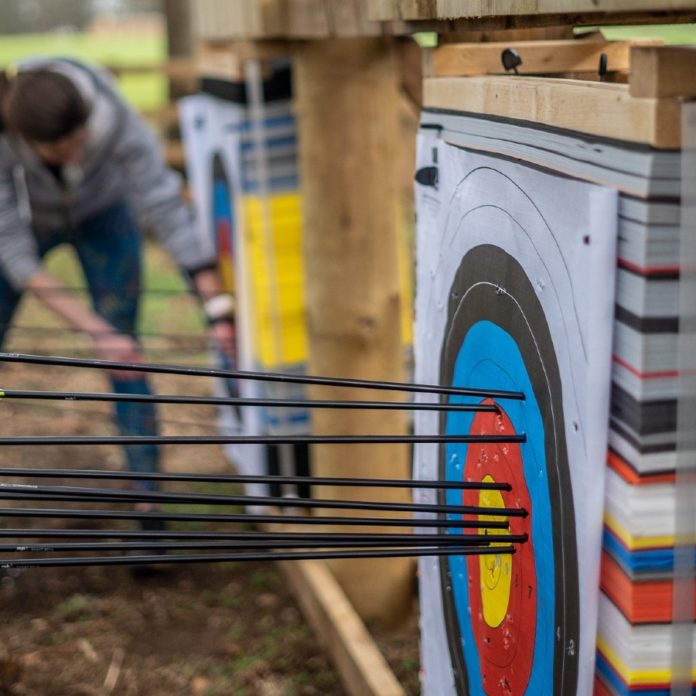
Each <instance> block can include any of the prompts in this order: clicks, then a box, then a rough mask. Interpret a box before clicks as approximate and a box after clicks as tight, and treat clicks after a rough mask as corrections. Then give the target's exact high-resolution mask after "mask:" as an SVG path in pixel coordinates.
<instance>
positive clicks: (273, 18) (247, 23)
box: [193, 0, 405, 39]
mask: <svg viewBox="0 0 696 696" xmlns="http://www.w3.org/2000/svg"><path fill="white" fill-rule="evenodd" d="M369 5H370V0H200V1H199V0H197V1H196V2H195V3H193V6H194V28H195V33H196V35H197V36H198V37H199V38H203V39H235V38H239V39H266V38H288V39H322V38H333V37H349V38H350V37H362V36H378V35H381V34H383V33H403V32H404V31H405V29H404V28H403V27H401V26H399V25H398V24H394V25H382V24H380V23H377V22H374V21H372V20H370V19H369V18H368V7H369Z"/></svg>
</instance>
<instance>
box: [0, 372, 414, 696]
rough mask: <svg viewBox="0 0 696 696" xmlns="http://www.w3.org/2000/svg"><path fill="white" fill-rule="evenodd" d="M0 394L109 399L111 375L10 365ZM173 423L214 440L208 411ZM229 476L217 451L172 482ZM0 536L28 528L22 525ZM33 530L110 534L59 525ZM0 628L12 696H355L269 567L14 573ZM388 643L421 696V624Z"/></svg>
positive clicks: (107, 423)
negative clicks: (55, 392) (60, 392)
mask: <svg viewBox="0 0 696 696" xmlns="http://www.w3.org/2000/svg"><path fill="white" fill-rule="evenodd" d="M0 380H1V381H2V387H3V388H6V389H8V388H22V389H74V390H85V391H90V390H94V391H96V390H104V389H106V388H107V383H106V379H105V378H104V376H103V375H101V374H100V373H97V372H95V371H91V370H80V371H76V370H68V369H63V368H55V367H53V368H48V367H47V368H35V367H27V366H21V365H4V366H3V367H2V368H1V369H0ZM154 382H155V387H156V390H157V391H158V392H160V393H170V394H176V393H180V394H196V393H200V394H205V393H206V390H207V385H206V384H205V381H204V380H203V381H201V380H191V379H190V378H177V377H171V376H158V378H157V379H155V380H154ZM0 407H1V408H2V409H3V412H2V418H1V419H0V423H1V424H2V425H1V427H0V434H2V435H19V434H103V433H112V432H114V430H113V425H112V423H111V419H110V416H109V413H110V408H109V406H108V405H99V404H96V405H95V404H77V403H75V402H60V403H47V402H12V401H10V400H4V401H2V402H0ZM161 418H162V422H163V425H162V429H163V432H164V433H165V434H188V433H191V434H205V433H210V434H212V433H213V432H214V421H215V416H214V412H213V411H212V409H211V408H209V407H198V406H185V407H181V406H179V407H176V406H175V407H164V408H162V410H161ZM194 462H195V463H194ZM0 466H18V467H19V466H26V467H59V468H67V467H75V468H107V469H116V468H120V467H121V466H122V456H121V452H120V450H119V449H118V448H117V447H113V446H102V447H98V448H88V447H58V448H39V447H24V448H22V447H12V448H10V447H6V448H4V449H3V450H2V451H0ZM228 467H229V465H228V464H227V462H226V461H225V460H224V457H223V456H222V454H221V452H220V451H219V450H218V449H216V448H214V447H205V448H198V449H197V450H192V448H187V447H177V448H173V447H168V448H165V453H164V463H163V468H164V469H165V470H168V471H191V470H196V471H200V472H203V471H210V472H215V471H229V468H228ZM72 485H75V484H74V483H73V484H72ZM115 485H122V484H118V483H116V484H115ZM13 504H14V503H13ZM2 505H4V506H5V507H7V505H5V504H4V503H2ZM60 505H63V506H68V505H70V504H69V503H64V504H56V506H60ZM0 525H2V526H5V527H16V526H20V525H19V524H18V521H17V520H15V519H12V518H8V519H0ZM124 525H125V526H128V523H124ZM33 526H34V527H37V526H41V527H52V528H69V527H70V528H76V527H79V526H82V527H86V526H89V527H92V528H96V527H97V526H98V525H97V524H95V523H94V522H87V523H82V525H80V524H79V522H78V523H77V524H76V523H75V521H73V522H71V521H70V520H61V519H49V520H39V521H36V522H34V523H33ZM0 555H2V554H0ZM0 617H1V618H2V620H1V621H0V694H3V695H7V696H25V695H26V696H108V695H109V694H123V695H124V696H176V695H178V694H187V695H189V694H191V695H193V696H221V695H223V694H225V695H227V694H234V695H235V696H244V695H259V696H276V695H278V696H281V695H282V696H293V695H298V696H312V695H314V694H332V695H336V696H341V694H343V693H344V690H343V688H342V686H341V684H340V681H339V679H338V676H337V673H336V671H335V670H334V668H333V666H332V665H331V663H330V661H329V659H328V656H327V655H326V654H325V653H324V651H323V650H322V646H321V645H320V644H319V642H318V640H317V638H316V636H315V635H314V634H313V632H312V630H311V629H310V628H309V627H308V626H307V625H306V623H305V622H304V620H303V617H302V616H301V614H300V612H299V610H298V609H297V607H296V605H295V603H294V601H293V599H292V598H291V597H290V595H289V594H288V592H287V590H286V588H285V585H284V582H283V579H282V577H281V576H280V575H279V574H278V571H277V570H276V568H275V566H274V565H273V564H271V563H256V564H241V563H236V564H234V563H232V564H224V565H223V564H206V565H182V566H172V567H169V568H167V569H166V570H163V571H161V572H158V573H156V574H152V575H149V576H135V575H133V573H132V572H131V571H130V570H129V569H128V568H121V567H116V568H104V567H90V568H65V569H28V570H26V571H23V572H16V571H10V572H8V573H5V574H4V575H3V576H2V579H1V580H0ZM379 641H380V645H381V647H382V648H383V650H384V652H385V654H386V656H387V659H388V660H389V661H390V663H391V665H392V667H393V669H394V670H395V672H396V673H397V676H398V677H399V679H401V680H402V682H403V684H404V686H405V688H406V691H407V693H409V694H417V693H418V645H417V627H416V625H415V620H413V619H412V620H411V621H410V622H409V623H408V625H407V626H405V627H404V628H403V629H402V630H401V631H400V632H398V633H396V634H394V633H387V634H382V635H380V637H379Z"/></svg>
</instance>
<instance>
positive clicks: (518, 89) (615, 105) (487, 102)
mask: <svg viewBox="0 0 696 696" xmlns="http://www.w3.org/2000/svg"><path fill="white" fill-rule="evenodd" d="M424 104H425V106H426V107H430V108H439V109H450V110H455V111H466V112H470V113H477V114H488V115H491V116H502V117H505V118H511V119H521V120H524V121H531V122H533V123H541V124H545V125H548V126H554V127H556V128H567V129H569V130H573V131H577V132H579V133H588V134H590V135H597V136H602V137H606V138H616V139H618V140H629V141H633V142H639V143H645V144H648V145H652V146H653V147H657V148H667V149H669V148H678V147H680V145H681V118H680V104H679V100H677V99H634V98H632V97H631V95H630V94H629V92H628V85H620V84H607V83H599V82H581V81H579V80H564V79H553V78H536V77H517V76H510V77H507V76H491V77H463V78H456V77H439V78H430V79H428V80H426V81H425V88H424Z"/></svg>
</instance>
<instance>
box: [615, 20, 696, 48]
mask: <svg viewBox="0 0 696 696" xmlns="http://www.w3.org/2000/svg"><path fill="white" fill-rule="evenodd" d="M602 33H603V34H604V36H605V37H606V38H607V39H612V40H617V39H646V38H660V39H663V41H664V42H665V43H666V44H694V43H696V24H659V25H651V24H649V25H643V26H626V27H602Z"/></svg>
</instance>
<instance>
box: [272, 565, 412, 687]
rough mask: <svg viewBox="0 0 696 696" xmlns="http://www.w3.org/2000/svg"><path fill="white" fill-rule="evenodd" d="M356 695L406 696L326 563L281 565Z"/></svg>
mask: <svg viewBox="0 0 696 696" xmlns="http://www.w3.org/2000/svg"><path fill="white" fill-rule="evenodd" d="M278 565H279V566H280V568H281V570H282V572H283V574H284V576H285V578H286V580H287V581H288V585H289V587H290V591H291V592H292V594H293V596H294V597H295V599H296V601H297V603H298V604H299V605H300V607H301V608H302V613H303V614H304V616H305V618H306V619H307V621H309V623H310V624H311V626H312V628H313V629H314V631H315V633H316V634H317V636H318V637H319V639H320V640H321V643H322V646H323V648H324V649H325V650H326V651H327V652H328V653H329V655H330V656H331V659H332V661H333V663H334V665H335V666H336V669H337V670H338V672H339V674H340V675H341V681H342V682H343V685H344V686H345V688H346V691H347V692H348V694H350V696H406V692H405V691H404V690H403V688H402V687H401V685H400V684H399V682H398V681H397V679H396V677H395V676H394V674H393V672H392V671H391V670H390V669H389V666H388V665H387V663H386V660H385V659H384V657H383V656H382V654H381V653H380V652H379V649H378V648H377V646H376V645H375V643H374V641H373V640H372V637H371V636H370V634H369V633H368V631H367V629H366V628H365V625H364V624H363V622H362V621H361V620H360V617H359V616H358V615H357V614H356V612H355V610H354V609H353V606H352V605H351V603H350V601H349V600H348V598H347V597H346V595H345V593H344V592H343V591H342V590H341V588H340V586H339V584H338V583H337V582H336V579H335V578H334V576H333V575H332V574H331V571H330V570H329V569H328V567H327V566H326V564H325V563H322V562H321V561H295V562H292V563H290V562H287V561H286V562H282V563H279V564H278Z"/></svg>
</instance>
